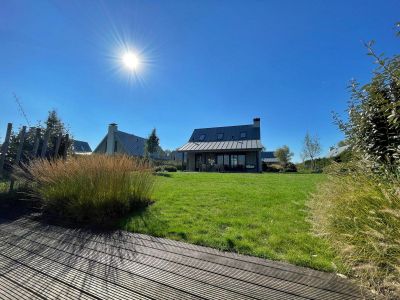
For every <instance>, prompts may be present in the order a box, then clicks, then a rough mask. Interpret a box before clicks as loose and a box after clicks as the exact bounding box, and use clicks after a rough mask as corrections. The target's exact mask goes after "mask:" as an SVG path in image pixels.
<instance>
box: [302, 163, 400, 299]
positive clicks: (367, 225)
mask: <svg viewBox="0 0 400 300" xmlns="http://www.w3.org/2000/svg"><path fill="white" fill-rule="evenodd" d="M328 172H329V174H330V175H329V176H328V179H327V180H326V181H325V182H324V183H322V184H321V186H320V188H319V189H318V191H317V192H316V193H315V194H314V195H313V197H312V199H311V202H310V207H311V211H312V222H313V224H314V227H315V230H316V232H317V233H318V234H320V235H323V236H324V237H326V238H327V239H328V240H329V241H330V242H331V244H332V245H333V246H334V248H335V249H336V250H337V251H338V253H339V254H340V256H341V257H342V259H343V261H344V263H345V264H346V266H347V267H348V273H349V275H350V276H351V277H353V278H355V279H356V280H357V281H359V283H361V284H362V285H364V286H367V287H368V288H369V289H370V290H372V291H374V292H376V293H377V294H381V295H384V296H385V297H387V298H388V299H400V189H399V186H400V185H399V183H400V182H399V179H398V177H397V178H396V177H393V178H392V179H391V180H388V179H387V178H385V179H383V178H381V177H379V176H377V175H376V174H372V173H371V172H370V171H369V170H368V168H366V167H365V166H363V165H362V164H361V163H360V162H358V163H351V164H334V165H332V166H331V167H329V170H328Z"/></svg>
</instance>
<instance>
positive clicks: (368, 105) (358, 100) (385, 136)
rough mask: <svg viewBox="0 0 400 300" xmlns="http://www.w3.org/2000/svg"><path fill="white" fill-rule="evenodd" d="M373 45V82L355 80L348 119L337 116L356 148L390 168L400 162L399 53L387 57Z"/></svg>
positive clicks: (366, 156)
mask: <svg viewBox="0 0 400 300" xmlns="http://www.w3.org/2000/svg"><path fill="white" fill-rule="evenodd" d="M399 33H400V31H399ZM373 45H374V42H373V41H372V42H369V43H367V44H365V46H366V48H367V51H368V55H369V56H371V57H373V58H374V60H375V63H376V64H377V65H378V66H377V68H376V70H375V71H374V73H373V77H372V80H371V82H370V83H367V84H365V85H363V86H361V85H360V84H359V83H358V82H357V81H355V80H353V81H352V82H351V84H350V87H349V88H350V92H351V99H350V101H349V104H348V107H347V112H348V115H349V117H348V120H347V121H342V120H341V119H340V118H339V117H338V116H337V115H335V116H334V118H335V121H336V123H337V124H338V126H339V128H340V129H341V130H342V131H343V132H344V134H345V136H346V140H348V141H349V144H350V146H351V148H352V149H353V150H354V151H355V152H357V153H359V154H361V157H363V158H364V159H366V160H367V161H370V162H372V164H373V165H374V166H382V167H385V168H387V167H389V169H391V168H393V167H394V168H396V166H397V167H399V165H400V163H399V161H400V138H399V136H400V55H395V56H393V57H391V58H386V57H384V56H383V55H378V54H376V53H375V51H374V49H373Z"/></svg>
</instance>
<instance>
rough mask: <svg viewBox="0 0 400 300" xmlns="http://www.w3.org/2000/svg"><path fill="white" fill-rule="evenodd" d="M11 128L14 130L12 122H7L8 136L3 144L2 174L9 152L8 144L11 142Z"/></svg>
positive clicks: (0, 171) (0, 160) (0, 173)
mask: <svg viewBox="0 0 400 300" xmlns="http://www.w3.org/2000/svg"><path fill="white" fill-rule="evenodd" d="M11 130H12V123H8V124H7V133H6V138H5V139H4V143H3V146H2V147H1V157H0V175H3V168H4V162H5V160H6V154H7V150H8V145H9V143H10V136H11Z"/></svg>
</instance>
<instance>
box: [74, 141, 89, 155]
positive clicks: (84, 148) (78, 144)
mask: <svg viewBox="0 0 400 300" xmlns="http://www.w3.org/2000/svg"><path fill="white" fill-rule="evenodd" d="M73 146H74V152H75V153H81V152H92V149H91V148H90V146H89V144H88V142H83V141H77V140H74V145H73Z"/></svg>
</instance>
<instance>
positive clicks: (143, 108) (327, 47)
mask: <svg viewBox="0 0 400 300" xmlns="http://www.w3.org/2000/svg"><path fill="white" fill-rule="evenodd" d="M379 10H380V12H379V14H377V13H376V2H375V1H361V0H354V1H344V0H342V1H335V2H334V3H331V2H330V3H327V2H325V3H323V2H322V1H307V2H303V3H301V2H299V1H289V0H287V1H281V2H279V3H277V2H272V1H262V2H260V1H218V2H215V1H198V2H196V1H187V2H183V1H168V2H166V1H160V0H158V1H151V2H148V1H134V2H133V1H112V2H111V1H104V2H89V1H87V2H81V1H77V0H72V1H68V2H64V1H51V2H50V1H44V0H43V1H18V2H17V1H11V0H5V1H3V2H2V10H1V11H0V43H1V45H2V46H1V48H0V57H1V58H0V101H1V102H0V103H1V107H2V109H1V110H0V138H1V142H3V139H4V135H5V130H6V126H7V123H8V122H11V123H13V125H14V128H17V127H19V126H20V125H27V124H26V121H25V119H24V116H23V115H22V114H21V112H20V111H19V108H18V105H17V104H16V102H15V99H14V96H13V93H15V94H16V95H17V96H18V98H19V100H20V102H21V105H22V107H23V109H24V111H25V112H26V114H27V117H28V119H29V121H30V123H31V124H32V125H34V124H36V122H37V121H38V120H40V121H42V122H43V121H44V120H45V119H46V117H47V113H48V111H49V110H52V109H55V110H56V111H57V112H58V114H59V116H60V118H61V119H62V121H63V122H64V123H65V124H66V125H67V126H69V128H70V130H71V133H72V135H73V136H74V137H75V138H76V139H77V140H81V141H86V142H88V143H89V145H90V146H91V148H92V149H94V148H95V147H96V146H97V145H98V143H100V141H101V139H102V138H103V137H104V135H105V134H106V133H107V127H108V124H110V123H112V122H115V123H117V124H118V128H119V130H121V131H124V132H128V133H132V134H135V135H138V136H141V137H145V138H146V137H147V136H148V134H149V133H150V131H151V130H152V129H153V128H156V129H157V132H158V135H159V137H160V144H161V146H162V148H163V149H170V150H174V149H176V148H178V147H180V146H182V145H183V144H185V143H186V142H187V140H188V139H189V137H190V135H191V134H192V131H193V130H194V129H196V128H208V127H219V126H221V127H222V126H235V125H242V124H251V123H252V120H253V118H254V117H260V118H261V141H262V143H263V145H264V146H265V148H266V150H267V151H274V150H275V149H276V148H278V147H280V146H283V145H288V146H289V147H290V149H291V150H292V151H293V152H294V153H295V156H294V158H293V161H294V162H300V161H301V158H300V152H301V146H302V141H303V139H304V136H305V134H306V133H307V132H309V133H310V134H311V135H318V136H319V138H320V140H321V144H322V153H321V157H324V156H326V154H327V153H328V151H329V147H330V146H333V145H336V144H337V143H338V142H339V141H340V140H342V139H343V134H342V133H341V132H340V131H339V129H338V128H337V127H336V125H334V124H333V119H332V115H331V113H332V111H334V112H337V113H339V114H340V115H341V116H343V117H344V118H346V113H345V108H346V103H347V100H348V99H349V98H350V94H349V92H348V90H347V86H348V84H349V81H350V80H351V79H352V78H355V79H356V80H358V81H359V82H360V83H361V84H364V83H366V82H368V80H369V79H370V78H371V76H372V71H373V70H374V68H375V66H374V65H373V60H372V59H371V58H370V57H368V56H367V55H366V49H365V48H364V46H363V42H367V41H369V40H375V41H376V46H375V48H376V51H377V52H378V53H383V52H384V53H385V55H387V56H391V55H392V54H394V52H395V51H397V50H398V46H399V39H398V38H396V37H395V32H394V30H393V27H394V24H395V23H396V22H398V21H399V18H398V11H399V3H398V1H395V0H388V1H382V2H380V3H379ZM133 54H134V55H133ZM124 64H125V65H124ZM132 69H135V72H132Z"/></svg>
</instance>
